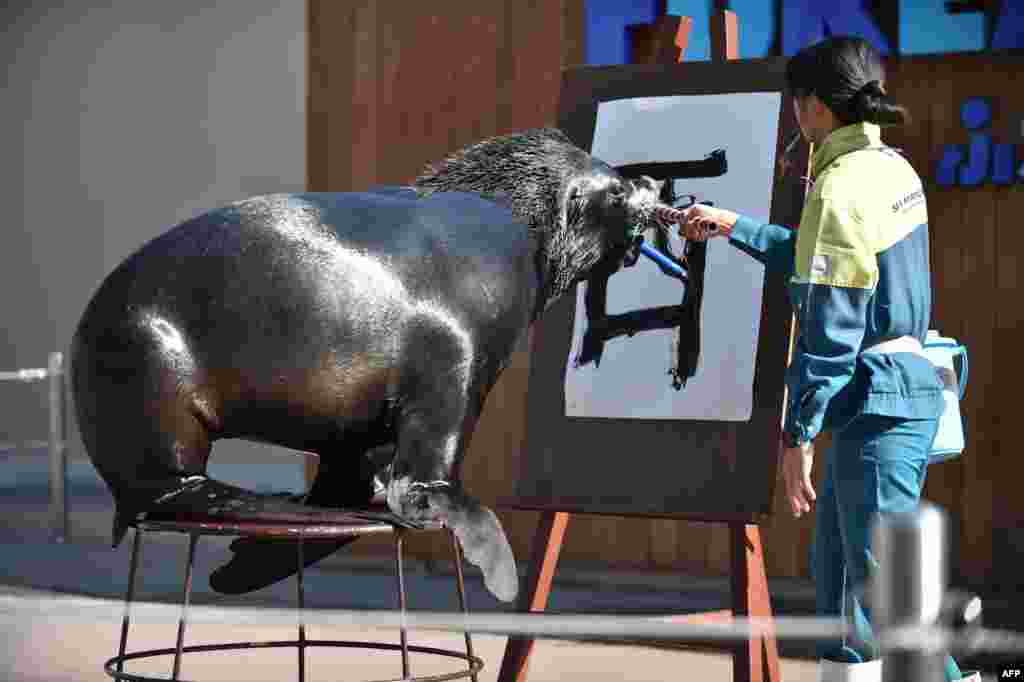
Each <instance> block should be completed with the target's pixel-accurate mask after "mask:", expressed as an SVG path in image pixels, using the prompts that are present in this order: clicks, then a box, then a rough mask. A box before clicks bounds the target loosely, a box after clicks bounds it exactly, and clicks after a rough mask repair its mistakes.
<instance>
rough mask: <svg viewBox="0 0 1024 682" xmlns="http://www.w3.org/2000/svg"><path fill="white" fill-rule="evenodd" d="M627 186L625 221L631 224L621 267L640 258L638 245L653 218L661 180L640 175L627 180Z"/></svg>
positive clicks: (633, 263)
mask: <svg viewBox="0 0 1024 682" xmlns="http://www.w3.org/2000/svg"><path fill="white" fill-rule="evenodd" d="M626 184H627V185H628V187H629V191H628V198H627V199H626V206H627V218H626V220H627V222H628V223H629V224H630V225H631V228H630V230H629V234H630V239H629V241H628V242H627V244H626V251H625V254H624V255H623V258H622V265H623V267H627V268H631V267H633V266H634V265H636V262H637V261H638V260H639V259H640V245H641V244H642V243H643V232H644V231H645V230H646V229H647V228H649V227H651V225H652V224H653V222H654V220H655V218H654V207H655V205H656V204H657V203H658V198H659V196H660V194H661V185H662V183H661V182H658V181H656V180H654V179H653V178H650V177H647V176H646V175H645V176H642V177H640V178H637V179H636V180H630V181H627V182H626Z"/></svg>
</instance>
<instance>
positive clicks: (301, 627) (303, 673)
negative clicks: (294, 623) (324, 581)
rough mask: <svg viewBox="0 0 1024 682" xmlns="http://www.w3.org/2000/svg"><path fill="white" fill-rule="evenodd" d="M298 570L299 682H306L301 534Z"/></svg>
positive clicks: (304, 603) (304, 596) (304, 601)
mask: <svg viewBox="0 0 1024 682" xmlns="http://www.w3.org/2000/svg"><path fill="white" fill-rule="evenodd" d="M298 544H299V549H298V554H299V571H298V573H296V574H295V578H296V582H297V584H298V592H299V682H306V624H305V622H304V618H303V613H302V610H303V609H304V608H306V589H305V586H304V584H303V580H302V579H303V575H302V574H303V569H304V568H305V564H306V562H305V561H304V557H303V556H302V536H301V535H300V536H299V543H298Z"/></svg>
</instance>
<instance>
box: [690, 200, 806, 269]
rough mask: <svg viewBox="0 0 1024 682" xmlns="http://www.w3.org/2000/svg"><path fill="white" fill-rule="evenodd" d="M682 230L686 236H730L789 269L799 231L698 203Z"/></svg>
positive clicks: (773, 266) (767, 262) (761, 258)
mask: <svg viewBox="0 0 1024 682" xmlns="http://www.w3.org/2000/svg"><path fill="white" fill-rule="evenodd" d="M685 216H686V217H685V223H683V225H682V229H681V232H682V233H683V236H684V237H686V238H687V239H695V240H699V241H703V240H705V239H708V238H710V237H715V236H722V237H728V238H729V243H730V244H732V245H733V246H735V247H736V248H738V249H739V250H741V251H743V252H744V253H746V254H748V255H750V256H751V257H753V258H755V259H756V260H758V261H759V262H761V263H763V264H764V265H765V267H767V268H769V269H771V270H781V271H783V272H785V273H787V274H788V273H790V272H791V271H792V269H793V254H794V248H795V244H796V233H795V232H794V231H793V230H791V229H789V228H788V227H783V226H782V225H773V224H771V223H762V222H759V221H757V220H754V219H753V218H749V217H747V216H744V215H740V214H738V213H735V212H733V211H729V210H726V209H722V208H714V207H712V206H705V205H703V204H695V205H694V206H691V207H690V208H688V209H687V210H686V212H685Z"/></svg>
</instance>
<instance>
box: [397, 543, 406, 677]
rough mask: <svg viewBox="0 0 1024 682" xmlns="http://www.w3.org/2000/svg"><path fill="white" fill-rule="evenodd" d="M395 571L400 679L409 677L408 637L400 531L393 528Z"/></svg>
mask: <svg viewBox="0 0 1024 682" xmlns="http://www.w3.org/2000/svg"><path fill="white" fill-rule="evenodd" d="M395 573H396V574H397V575H398V608H399V610H400V611H401V613H402V624H401V626H400V627H399V632H400V633H401V638H402V639H401V642H402V679H403V680H407V679H409V639H408V637H407V636H406V632H405V576H404V575H403V573H402V531H401V530H400V529H398V528H396V529H395Z"/></svg>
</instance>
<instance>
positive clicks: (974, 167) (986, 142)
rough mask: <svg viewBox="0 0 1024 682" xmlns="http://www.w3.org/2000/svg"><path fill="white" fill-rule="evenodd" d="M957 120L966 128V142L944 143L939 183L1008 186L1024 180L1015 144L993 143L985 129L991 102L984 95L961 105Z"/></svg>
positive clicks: (949, 185) (938, 171) (939, 168)
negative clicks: (1018, 163) (988, 182)
mask: <svg viewBox="0 0 1024 682" xmlns="http://www.w3.org/2000/svg"><path fill="white" fill-rule="evenodd" d="M960 122H961V123H963V126H964V128H966V129H967V130H968V131H970V132H969V133H968V136H967V137H968V143H967V144H966V145H963V144H947V145H946V146H945V147H944V149H945V151H944V153H943V154H942V158H941V159H940V160H939V165H938V168H937V169H936V172H935V180H936V182H938V183H939V184H940V185H943V186H946V187H952V186H953V185H960V186H963V187H977V186H979V185H982V184H984V183H985V181H986V180H988V181H991V182H992V184H994V185H1010V184H1013V183H1014V182H1015V181H1016V180H1017V179H1018V178H1020V179H1021V180H1022V181H1024V164H1022V165H1021V167H1020V168H1017V145H1015V144H1010V143H1006V142H993V141H992V135H991V134H990V133H988V132H984V130H985V128H987V127H988V125H989V124H990V123H992V103H991V102H990V101H989V100H988V99H986V98H984V97H972V98H970V99H968V100H966V101H965V102H964V103H963V104H962V105H960Z"/></svg>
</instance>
